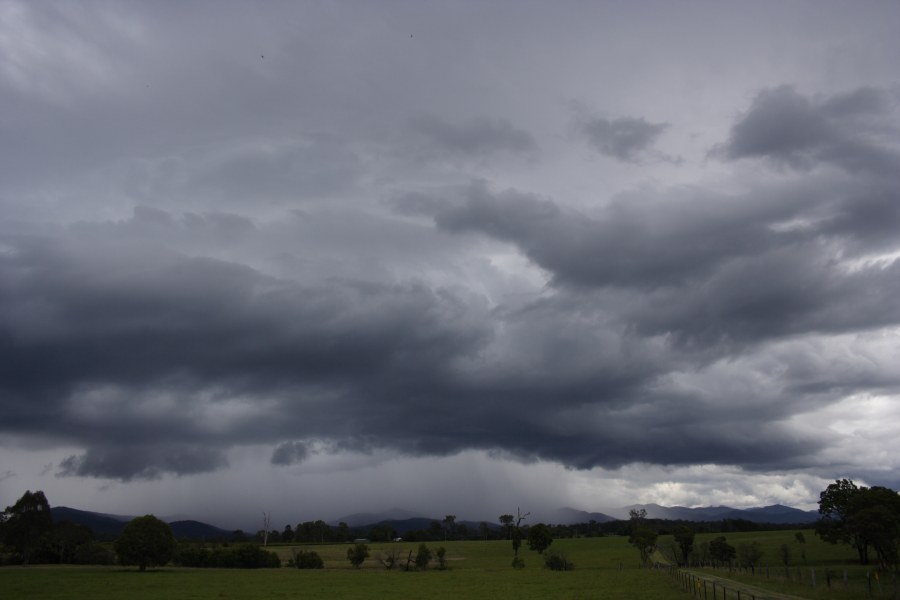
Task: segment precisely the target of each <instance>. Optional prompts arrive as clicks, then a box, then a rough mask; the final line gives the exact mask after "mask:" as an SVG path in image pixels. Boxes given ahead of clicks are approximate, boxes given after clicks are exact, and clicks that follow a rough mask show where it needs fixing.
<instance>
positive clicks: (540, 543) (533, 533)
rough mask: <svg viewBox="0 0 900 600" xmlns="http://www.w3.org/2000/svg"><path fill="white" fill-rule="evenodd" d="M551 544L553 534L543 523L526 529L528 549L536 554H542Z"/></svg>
mask: <svg viewBox="0 0 900 600" xmlns="http://www.w3.org/2000/svg"><path fill="white" fill-rule="evenodd" d="M552 543H553V533H552V532H551V531H550V528H549V527H547V526H546V525H544V524H543V523H538V524H537V525H532V526H531V527H529V528H528V547H529V548H531V549H532V550H534V551H535V552H537V553H538V554H543V553H544V550H546V549H547V548H549V547H550V544H552Z"/></svg>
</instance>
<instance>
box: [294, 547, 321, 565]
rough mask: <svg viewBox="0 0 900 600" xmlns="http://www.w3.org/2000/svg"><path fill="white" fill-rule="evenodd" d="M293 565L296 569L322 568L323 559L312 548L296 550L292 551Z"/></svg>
mask: <svg viewBox="0 0 900 600" xmlns="http://www.w3.org/2000/svg"><path fill="white" fill-rule="evenodd" d="M293 563H294V566H295V567H297V568H298V569H323V568H325V561H324V560H322V557H321V556H319V553H318V552H315V551H313V550H309V551H305V550H298V551H295V552H294V560H293Z"/></svg>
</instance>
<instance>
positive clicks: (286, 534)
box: [281, 524, 294, 543]
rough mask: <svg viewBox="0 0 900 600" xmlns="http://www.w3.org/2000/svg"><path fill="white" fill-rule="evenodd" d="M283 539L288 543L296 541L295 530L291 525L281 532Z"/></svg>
mask: <svg viewBox="0 0 900 600" xmlns="http://www.w3.org/2000/svg"><path fill="white" fill-rule="evenodd" d="M281 539H282V541H285V542H288V543H290V542H293V541H294V530H293V529H292V528H291V526H290V524H288V525H285V526H284V531H282V532H281Z"/></svg>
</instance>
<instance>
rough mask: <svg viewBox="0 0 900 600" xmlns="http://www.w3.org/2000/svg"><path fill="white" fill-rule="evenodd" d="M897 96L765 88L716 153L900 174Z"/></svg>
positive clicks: (873, 91)
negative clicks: (819, 93) (815, 94)
mask: <svg viewBox="0 0 900 600" xmlns="http://www.w3.org/2000/svg"><path fill="white" fill-rule="evenodd" d="M896 107H897V98H896V97H894V96H893V95H892V94H890V93H889V92H887V91H884V90H879V89H874V88H860V89H858V90H856V91H853V92H850V93H846V94H839V95H834V96H830V97H823V98H810V97H807V96H804V95H803V94H801V93H799V92H797V91H796V90H795V89H794V88H793V87H792V86H788V85H784V86H781V87H777V88H772V89H768V90H764V91H762V92H760V93H759V95H757V96H756V98H755V99H754V100H753V103H752V104H751V106H750V108H749V109H748V110H747V111H746V112H745V113H744V114H743V115H741V117H740V119H738V121H737V122H736V123H735V124H734V125H733V127H732V128H731V133H730V136H729V139H728V141H727V142H726V143H725V144H724V145H722V146H719V147H717V148H716V149H715V153H717V154H720V155H722V156H724V157H725V158H728V159H739V158H751V157H755V158H766V159H768V160H770V161H772V162H773V163H775V164H778V165H782V166H787V167H790V168H792V169H801V170H808V169H810V168H812V167H814V166H816V165H819V164H823V163H824V164H833V165H836V166H838V167H841V168H843V169H846V170H848V171H851V172H861V173H869V174H878V175H885V176H895V175H896V173H897V170H898V169H900V152H898V150H900V148H898V147H897V145H896V137H897V133H898V129H897V122H896V120H895V119H894V118H893V115H892V113H893V112H894V111H895V110H896Z"/></svg>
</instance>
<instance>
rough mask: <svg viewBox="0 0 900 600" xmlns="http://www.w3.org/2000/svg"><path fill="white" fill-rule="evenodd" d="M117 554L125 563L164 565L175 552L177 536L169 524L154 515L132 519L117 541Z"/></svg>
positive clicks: (142, 565) (139, 566) (142, 567)
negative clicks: (173, 533)
mask: <svg viewBox="0 0 900 600" xmlns="http://www.w3.org/2000/svg"><path fill="white" fill-rule="evenodd" d="M115 548H116V554H118V555H119V562H121V563H122V564H123V565H137V566H138V568H139V569H140V570H141V571H146V570H147V567H153V566H159V567H161V566H163V565H165V564H166V563H167V562H169V561H170V560H172V557H173V556H174V554H175V548H176V543H175V536H174V535H172V530H171V529H170V528H169V526H168V525H167V524H166V523H164V522H163V521H160V520H159V519H157V518H156V517H154V516H153V515H144V516H143V517H137V518H135V519H132V520H131V521H130V522H129V523H128V524H127V525H126V526H125V529H124V530H123V531H122V535H121V536H119V539H117V540H116V542H115Z"/></svg>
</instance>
